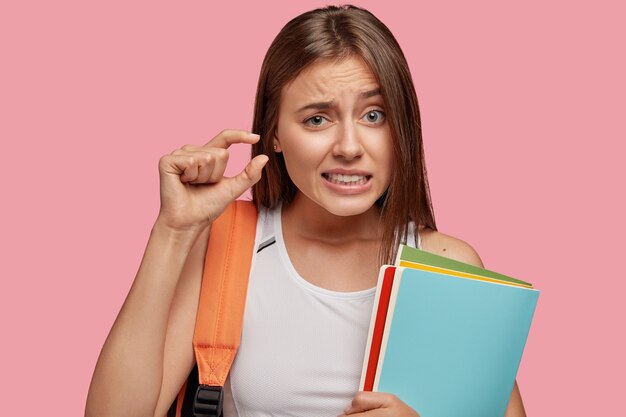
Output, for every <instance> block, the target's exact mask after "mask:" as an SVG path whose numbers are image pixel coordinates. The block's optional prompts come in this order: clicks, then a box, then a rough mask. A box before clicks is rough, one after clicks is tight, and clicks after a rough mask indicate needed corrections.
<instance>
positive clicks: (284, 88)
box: [86, 6, 525, 417]
mask: <svg viewBox="0 0 626 417" xmlns="http://www.w3.org/2000/svg"><path fill="white" fill-rule="evenodd" d="M420 126H421V124H420V116H419V110H418V105H417V98H416V95H415V89H414V86H413V83H412V80H411V76H410V72H409V69H408V66H407V63H406V60H405V58H404V56H403V54H402V51H401V49H400V47H399V45H398V44H397V42H396V40H395V39H394V37H393V35H392V34H391V32H390V31H389V30H388V29H387V27H386V26H384V24H382V23H381V22H380V21H379V20H378V19H377V18H376V17H374V16H373V15H372V14H371V13H369V12H367V11H365V10H363V9H360V8H356V7H352V6H343V7H327V8H324V9H317V10H313V11H311V12H308V13H305V14H303V15H300V16H298V17H296V18H295V19H293V20H292V21H291V22H289V23H288V24H287V25H286V26H285V27H284V28H283V29H282V31H281V32H280V33H279V34H278V36H277V37H276V39H275V40H274V42H273V43H272V45H271V46H270V49H269V51H268V52H267V55H266V57H265V60H264V63H263V67H262V69H261V75H260V79H259V84H258V90H257V96H256V106H255V114H254V122H253V131H254V132H256V134H253V133H250V132H247V131H239V130H225V131H223V132H222V133H220V134H219V135H217V136H216V137H214V138H213V139H212V140H211V141H210V142H208V143H207V144H205V145H202V146H200V145H198V146H196V145H185V146H183V147H182V148H180V149H178V150H175V151H174V152H172V153H171V154H169V155H165V156H163V157H162V158H161V160H160V163H159V172H160V183H161V209H160V212H159V216H158V218H157V219H156V222H155V224H154V227H153V229H152V233H151V235H150V239H149V241H148V244H147V248H146V252H145V254H144V257H143V260H142V262H141V266H140V268H139V271H138V273H137V276H136V278H135V281H134V283H133V286H132V288H131V290H130V293H129V295H128V298H127V299H126V301H125V303H124V305H123V307H122V309H121V311H120V313H119V316H118V318H117V320H116V321H115V324H114V326H113V328H112V329H111V332H110V334H109V337H108V338H107V340H106V342H105V345H104V347H103V349H102V353H101V355H100V358H99V360H98V364H97V366H96V370H95V373H94V376H93V381H92V384H91V387H90V391H89V397H88V401H87V411H86V415H88V416H105V415H106V416H109V415H110V416H114V415H115V416H117V415H119V416H131V415H132V416H163V415H165V413H166V412H167V410H168V408H169V406H170V404H171V403H172V401H173V399H174V398H175V396H176V394H177V393H178V391H179V389H180V387H181V385H182V384H183V382H184V381H185V380H186V378H187V376H188V374H189V372H190V370H191V369H192V368H193V366H194V363H195V359H194V356H193V350H192V349H191V340H192V336H193V330H194V323H195V313H196V309H197V300H198V293H199V288H200V280H201V276H202V270H203V261H204V255H205V251H206V247H207V240H208V236H209V233H210V228H211V227H210V226H211V222H212V221H213V220H214V219H216V218H217V217H218V216H219V215H220V214H221V213H222V212H223V211H224V209H225V208H226V207H227V206H228V205H229V204H230V203H231V202H232V201H233V200H235V199H236V198H238V197H239V196H240V195H241V194H242V193H244V192H245V191H246V190H247V189H249V188H250V187H252V194H253V200H254V203H255V204H256V206H257V208H258V211H259V220H258V226H257V237H256V242H257V243H259V245H258V248H257V249H256V252H257V253H256V255H255V262H254V264H253V269H252V271H251V274H250V283H249V289H248V298H247V301H246V312H245V318H244V325H243V333H242V340H241V346H240V348H239V351H238V354H237V357H236V359H235V362H234V364H233V366H232V368H231V372H230V376H229V380H228V381H227V384H226V386H225V395H226V400H225V405H224V415H225V417H232V416H257V415H271V416H316V417H319V416H336V415H338V414H341V413H344V414H346V415H352V416H363V417H365V416H369V417H374V416H393V417H401V416H417V415H419V414H418V412H419V410H412V409H411V408H409V407H408V406H407V405H406V404H404V403H403V402H402V401H401V400H400V399H398V398H397V397H395V396H394V395H392V394H386V393H364V392H360V393H357V390H358V384H359V377H360V373H361V366H362V361H363V354H364V348H365V344H366V337H367V331H368V326H369V320H370V315H371V310H372V304H373V299H374V287H375V286H376V280H377V276H378V269H379V267H380V265H381V264H382V263H385V262H391V261H392V260H393V258H394V255H395V252H394V250H395V249H396V248H397V246H398V244H399V243H401V242H408V244H412V245H417V246H420V247H421V248H423V249H424V250H427V251H431V252H434V253H438V254H443V255H445V256H448V257H451V258H455V259H458V260H462V261H464V262H468V263H472V264H475V265H479V266H481V261H480V259H479V257H478V255H477V254H476V253H475V251H474V250H473V249H472V248H471V247H470V246H469V245H467V244H466V243H464V242H462V241H460V240H458V239H455V238H453V237H450V236H446V235H444V234H442V233H439V232H437V231H436V228H435V222H434V217H433V213H432V208H431V204H430V197H429V191H428V183H427V178H426V169H425V165H424V157H423V151H422V138H421V129H420ZM233 143H249V144H252V156H253V158H252V160H251V161H250V163H249V164H248V165H247V166H246V168H245V169H244V171H243V172H241V173H240V174H239V175H237V176H235V177H232V178H226V177H224V176H223V174H224V169H225V167H226V164H227V160H228V150H227V149H228V147H229V145H231V144H233ZM267 358H275V360H271V361H268V360H267ZM452 400H453V399H452ZM523 415H525V414H524V409H523V405H522V401H521V397H520V394H519V391H518V389H517V385H515V387H514V389H513V392H512V394H511V399H510V402H509V407H508V410H507V413H506V416H507V417H512V416H523Z"/></svg>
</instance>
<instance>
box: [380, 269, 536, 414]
mask: <svg viewBox="0 0 626 417" xmlns="http://www.w3.org/2000/svg"><path fill="white" fill-rule="evenodd" d="M383 268H386V267H383ZM381 276H382V275H381ZM538 296H539V292H538V291H537V290H535V289H532V288H527V287H522V286H518V285H508V284H506V283H494V282H489V281H483V280H479V279H470V278H465V277H460V276H455V275H451V274H444V273H437V272H432V271H428V270H423V269H413V268H403V267H397V268H396V270H395V275H394V277H393V284H392V289H391V295H390V298H389V307H388V309H387V316H386V320H385V327H384V332H383V336H382V346H381V348H380V354H379V358H378V363H377V366H376V376H375V379H374V386H373V390H374V391H380V392H390V393H393V394H395V395H397V396H398V397H399V398H400V399H401V400H403V401H404V402H405V403H407V404H408V405H410V406H411V407H412V408H414V409H415V410H416V411H418V412H419V413H420V415H421V416H422V417H458V416H464V417H502V416H504V413H505V411H506V407H507V404H508V401H509V398H510V395H511V391H512V389H513V384H514V382H515V376H516V374H517V370H518V367H519V364H520V361H521V357H522V352H523V350H524V345H525V343H526V339H527V336H528V332H529V329H530V324H531V321H532V317H533V314H534V311H535V306H536V304H537V299H538Z"/></svg>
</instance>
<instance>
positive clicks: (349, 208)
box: [318, 198, 376, 217]
mask: <svg viewBox="0 0 626 417" xmlns="http://www.w3.org/2000/svg"><path fill="white" fill-rule="evenodd" d="M358 200H361V199H353V200H352V201H350V199H345V198H337V199H335V201H327V202H325V203H324V204H320V206H322V207H323V208H324V209H326V211H328V212H329V213H331V214H334V215H335V216H342V217H348V216H358V215H361V214H365V213H367V212H368V211H370V210H372V209H373V208H376V200H371V199H367V201H363V200H361V201H358ZM318 204H319V203H318Z"/></svg>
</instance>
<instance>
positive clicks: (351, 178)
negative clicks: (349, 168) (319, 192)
mask: <svg viewBox="0 0 626 417" xmlns="http://www.w3.org/2000/svg"><path fill="white" fill-rule="evenodd" d="M327 176H328V179H329V180H330V181H332V182H359V181H364V180H365V176H364V175H344V174H327Z"/></svg>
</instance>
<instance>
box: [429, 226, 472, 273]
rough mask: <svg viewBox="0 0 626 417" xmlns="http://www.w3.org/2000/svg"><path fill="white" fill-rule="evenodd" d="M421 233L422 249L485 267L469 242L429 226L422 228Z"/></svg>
mask: <svg viewBox="0 0 626 417" xmlns="http://www.w3.org/2000/svg"><path fill="white" fill-rule="evenodd" d="M419 234H420V238H421V240H422V249H424V250H425V251H427V252H430V253H434V254H435V255H440V256H445V257H446V258H450V259H454V260H457V261H460V262H465V263H467V264H470V265H475V266H479V267H481V268H482V267H483V262H482V260H481V259H480V256H478V253H477V252H476V251H475V250H474V248H473V247H471V246H470V244H469V243H467V242H465V241H463V240H461V239H458V238H456V237H453V236H450V235H446V234H444V233H441V232H438V231H437V230H433V229H428V228H422V229H420V231H419Z"/></svg>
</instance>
